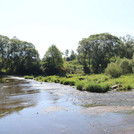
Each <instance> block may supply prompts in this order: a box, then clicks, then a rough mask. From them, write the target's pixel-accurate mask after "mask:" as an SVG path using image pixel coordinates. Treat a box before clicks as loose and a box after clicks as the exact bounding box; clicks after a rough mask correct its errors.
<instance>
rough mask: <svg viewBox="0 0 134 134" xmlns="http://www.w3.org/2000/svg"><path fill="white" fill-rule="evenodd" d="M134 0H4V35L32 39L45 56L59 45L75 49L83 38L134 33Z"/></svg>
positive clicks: (0, 29)
mask: <svg viewBox="0 0 134 134" xmlns="http://www.w3.org/2000/svg"><path fill="white" fill-rule="evenodd" d="M133 7H134V0H0V34H1V35H5V36H8V37H9V38H13V37H14V36H16V37H17V38H18V39H20V40H23V41H27V42H31V43H33V44H34V45H35V47H36V49H37V50H38V52H39V54H40V57H41V58H42V57H43V56H44V54H45V52H46V51H47V50H48V48H49V47H50V46H51V45H52V44H55V45H56V46H57V47H58V49H59V50H60V51H61V52H63V53H64V52H65V50H66V49H69V50H70V51H71V50H75V51H76V49H77V47H78V44H79V41H81V40H82V38H87V37H89V36H90V35H92V34H99V33H105V32H108V33H110V34H112V35H116V36H118V37H119V36H125V35H126V34H130V35H132V36H134V8H133Z"/></svg>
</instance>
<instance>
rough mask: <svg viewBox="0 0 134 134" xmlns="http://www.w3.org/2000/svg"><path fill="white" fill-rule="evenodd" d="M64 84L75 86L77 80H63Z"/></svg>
mask: <svg viewBox="0 0 134 134" xmlns="http://www.w3.org/2000/svg"><path fill="white" fill-rule="evenodd" d="M63 84H64V85H70V86H74V85H75V81H74V80H65V81H64V82H63Z"/></svg>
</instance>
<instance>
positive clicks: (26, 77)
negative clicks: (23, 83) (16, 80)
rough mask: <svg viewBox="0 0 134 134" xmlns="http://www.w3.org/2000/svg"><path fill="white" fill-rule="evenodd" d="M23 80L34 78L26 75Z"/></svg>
mask: <svg viewBox="0 0 134 134" xmlns="http://www.w3.org/2000/svg"><path fill="white" fill-rule="evenodd" d="M24 78H25V79H34V76H29V75H26V76H24Z"/></svg>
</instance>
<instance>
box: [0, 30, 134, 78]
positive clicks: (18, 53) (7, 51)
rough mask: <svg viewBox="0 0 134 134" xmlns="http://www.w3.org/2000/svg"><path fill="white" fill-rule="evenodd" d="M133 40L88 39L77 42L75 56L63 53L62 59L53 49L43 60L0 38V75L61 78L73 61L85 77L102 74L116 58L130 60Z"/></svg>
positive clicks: (25, 45)
mask: <svg viewBox="0 0 134 134" xmlns="http://www.w3.org/2000/svg"><path fill="white" fill-rule="evenodd" d="M133 52H134V39H133V38H132V37H131V36H130V35H127V36H125V37H120V38H118V37H117V36H113V35H111V34H109V33H102V34H96V35H91V36H89V37H88V38H83V39H82V40H81V41H79V45H78V48H77V54H76V53H74V51H71V55H70V56H68V54H69V50H66V51H65V58H64V59H63V55H62V53H61V52H60V50H59V49H58V48H57V47H56V46H55V45H52V46H50V47H49V49H48V50H47V52H46V53H45V55H44V57H43V59H42V60H40V58H39V54H38V51H37V50H36V49H35V47H34V45H33V44H32V43H29V42H25V41H21V40H19V39H17V38H12V39H9V38H8V37H6V36H2V35H1V36H0V72H1V73H2V72H4V71H5V72H6V73H7V74H21V75H24V74H46V75H53V74H62V73H66V68H65V67H64V60H66V61H71V60H76V61H77V62H78V63H79V64H81V65H82V66H83V71H84V73H85V74H90V73H103V72H104V70H105V68H106V67H107V65H108V64H109V63H110V62H115V61H116V60H117V59H118V58H127V59H132V57H133Z"/></svg>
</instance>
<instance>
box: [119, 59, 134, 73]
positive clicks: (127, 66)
mask: <svg viewBox="0 0 134 134" xmlns="http://www.w3.org/2000/svg"><path fill="white" fill-rule="evenodd" d="M120 67H121V69H122V73H123V74H128V73H132V66H131V63H130V60H128V59H121V61H120Z"/></svg>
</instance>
